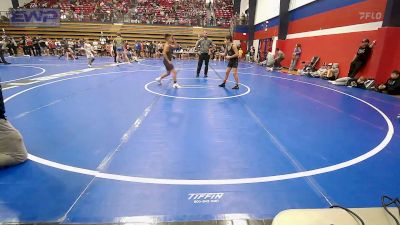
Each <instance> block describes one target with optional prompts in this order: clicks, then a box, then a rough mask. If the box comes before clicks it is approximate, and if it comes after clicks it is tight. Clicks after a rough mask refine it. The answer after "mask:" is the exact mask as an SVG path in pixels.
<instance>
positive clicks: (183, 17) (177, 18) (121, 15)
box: [23, 0, 233, 27]
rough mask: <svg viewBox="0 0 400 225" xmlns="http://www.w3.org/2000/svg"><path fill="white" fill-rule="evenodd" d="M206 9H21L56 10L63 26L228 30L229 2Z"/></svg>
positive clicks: (123, 4) (162, 0) (111, 0)
mask: <svg viewBox="0 0 400 225" xmlns="http://www.w3.org/2000/svg"><path fill="white" fill-rule="evenodd" d="M132 2H135V4H132ZM207 5H208V4H206V1H205V0H185V1H177V0H136V1H131V0H99V1H93V0H33V1H31V2H30V3H27V4H25V5H24V6H23V7H26V8H36V7H45V8H60V10H61V19H62V21H65V22H118V23H119V22H124V23H142V24H164V25H180V26H210V25H217V26H221V27H229V25H230V18H231V17H232V16H233V4H232V1H231V0H215V1H214V4H212V6H213V8H208V7H207ZM211 16H213V17H214V18H213V19H214V21H213V22H211V20H210V19H211Z"/></svg>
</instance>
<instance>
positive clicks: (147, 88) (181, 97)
mask: <svg viewBox="0 0 400 225" xmlns="http://www.w3.org/2000/svg"><path fill="white" fill-rule="evenodd" d="M198 79H199V78H179V79H178V80H198ZM169 80H170V79H169ZM207 80H218V81H219V80H221V79H213V78H207ZM227 82H229V83H234V82H232V81H227ZM154 83H157V81H151V82H149V83H147V84H146V85H145V86H144V88H145V89H146V91H148V92H150V93H152V94H155V95H159V96H162V97H167V98H176V99H188V100H222V99H230V98H238V97H241V96H244V95H247V94H249V93H250V92H251V88H250V87H249V86H247V85H244V84H242V83H239V85H240V86H243V87H245V88H246V89H247V91H246V92H245V93H242V94H238V95H232V96H225V97H209V98H207V97H204V98H203V97H200V98H195V97H184V96H174V95H167V94H162V93H158V92H155V91H152V90H150V88H149V86H150V85H151V84H154ZM183 86H184V85H183ZM178 89H179V88H178Z"/></svg>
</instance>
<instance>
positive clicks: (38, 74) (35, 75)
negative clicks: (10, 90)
mask: <svg viewBox="0 0 400 225" xmlns="http://www.w3.org/2000/svg"><path fill="white" fill-rule="evenodd" d="M14 66H16V67H25V68H35V69H39V70H41V71H40V72H39V73H36V74H34V75H29V76H26V77H21V78H17V79H12V80H5V81H2V82H0V84H5V83H10V82H14V81H19V80H24V79H28V78H32V77H37V76H40V75H42V74H44V73H45V72H46V70H45V69H44V68H42V67H38V66H27V65H18V64H14V65H8V66H7V67H14Z"/></svg>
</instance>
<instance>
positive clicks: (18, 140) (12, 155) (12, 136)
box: [0, 87, 28, 168]
mask: <svg viewBox="0 0 400 225" xmlns="http://www.w3.org/2000/svg"><path fill="white" fill-rule="evenodd" d="M4 114H5V107H4V102H3V93H2V90H1V87H0V168H4V167H8V166H14V165H17V164H20V163H22V162H25V161H26V159H27V157H28V153H27V152H26V148H25V145H24V142H23V140H22V136H21V134H20V133H19V132H18V131H17V130H16V129H15V128H14V127H13V126H12V125H11V124H10V122H8V121H7V120H6V116H5V115H4Z"/></svg>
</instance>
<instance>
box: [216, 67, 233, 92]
mask: <svg viewBox="0 0 400 225" xmlns="http://www.w3.org/2000/svg"><path fill="white" fill-rule="evenodd" d="M231 70H232V67H228V68H226V72H225V78H224V82H222V84H220V85H219V86H220V87H225V84H226V82H227V81H228V79H229V75H230V74H231Z"/></svg>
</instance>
